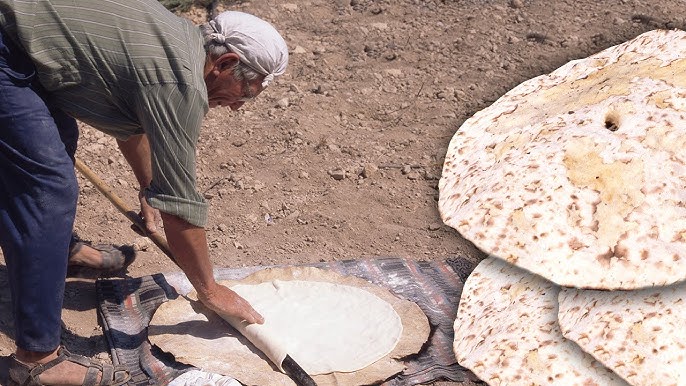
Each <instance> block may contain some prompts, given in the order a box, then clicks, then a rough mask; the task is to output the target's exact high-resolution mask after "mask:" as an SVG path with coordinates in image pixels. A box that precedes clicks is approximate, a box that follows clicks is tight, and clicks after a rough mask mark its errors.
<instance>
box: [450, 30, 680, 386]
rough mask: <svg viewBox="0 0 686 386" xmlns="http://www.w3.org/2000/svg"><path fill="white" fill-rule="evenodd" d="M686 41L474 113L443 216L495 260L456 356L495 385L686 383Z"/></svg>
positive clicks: (470, 295)
mask: <svg viewBox="0 0 686 386" xmlns="http://www.w3.org/2000/svg"><path fill="white" fill-rule="evenodd" d="M685 187H686V32H683V31H676V30H674V31H667V30H655V31H651V32H648V33H645V34H642V35H640V36H638V37H636V38H635V39H633V40H630V41H628V42H625V43H623V44H620V45H618V46H614V47H611V48H609V49H607V50H604V51H602V52H600V53H598V54H595V55H593V56H591V57H588V58H586V59H582V60H576V61H573V62H570V63H567V64H566V65H564V66H562V67H560V68H559V69H557V70H555V71H554V72H552V73H550V74H548V75H544V76H540V77H537V78H534V79H532V80H529V81H527V82H524V83H522V84H521V85H519V86H517V87H516V88H514V89H512V90H511V91H510V92H508V93H507V94H505V95H504V96H503V97H502V98H500V99H499V100H498V101H496V102H495V103H494V104H493V105H491V106H490V107H488V108H486V109H485V110H482V111H480V112H478V113H477V114H475V115H474V116H473V117H472V118H470V119H469V120H467V121H466V122H465V123H464V124H463V125H462V126H461V127H460V129H459V130H458V132H457V133H456V134H455V136H454V137H453V139H452V141H451V143H450V147H449V149H448V153H447V155H446V160H445V164H444V168H443V174H442V177H441V180H440V184H439V189H440V199H439V210H440V213H441V216H442V218H443V221H444V222H445V223H446V224H448V225H450V226H451V227H453V228H455V229H456V230H457V231H459V232H460V234H461V235H462V236H464V237H465V238H466V239H468V240H470V241H472V242H473V243H474V244H475V245H476V246H477V247H479V248H480V249H482V250H483V251H485V252H487V253H489V254H490V256H489V257H488V258H487V259H486V260H484V261H483V262H481V264H480V265H479V266H478V267H477V268H476V269H475V271H474V272H473V273H472V275H471V276H470V277H469V279H468V280H467V282H466V284H465V287H464V290H463V293H462V297H461V299H460V304H459V308H458V314H457V318H456V321H455V342H454V350H455V354H456V357H457V360H458V362H459V363H460V364H461V365H463V366H465V367H467V368H469V369H471V370H472V371H473V372H474V373H475V374H476V375H477V376H479V377H480V378H481V379H483V380H484V381H486V382H488V383H489V384H491V385H626V384H631V385H641V386H643V385H686V328H685V327H684V323H685V321H686V281H685V279H686V188H685Z"/></svg>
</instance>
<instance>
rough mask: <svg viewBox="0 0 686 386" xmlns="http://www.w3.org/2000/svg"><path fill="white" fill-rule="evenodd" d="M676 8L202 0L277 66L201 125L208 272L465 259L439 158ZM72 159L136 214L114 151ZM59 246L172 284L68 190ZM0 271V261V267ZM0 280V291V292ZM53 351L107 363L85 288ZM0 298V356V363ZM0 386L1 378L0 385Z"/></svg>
mask: <svg viewBox="0 0 686 386" xmlns="http://www.w3.org/2000/svg"><path fill="white" fill-rule="evenodd" d="M683 6H684V4H683V1H681V0H658V1H655V0H653V1H648V0H614V1H610V0H593V1H591V0H578V1H572V0H554V1H543V0H511V1H506V0H443V1H436V0H331V1H325V0H302V1H295V0H293V1H292V2H282V1H270V0H267V1H253V2H249V1H215V2H210V1H204V2H200V1H199V2H197V3H196V4H195V5H193V6H192V7H191V8H190V9H189V10H186V11H184V12H180V11H179V14H180V15H181V16H183V17H188V18H190V19H192V20H193V21H194V22H196V23H200V22H203V21H205V20H206V19H207V17H208V15H211V14H212V13H213V12H219V11H221V10H224V9H232V10H240V11H245V12H249V13H253V14H255V15H257V16H260V17H262V18H264V19H266V20H268V21H270V22H271V23H272V24H274V26H276V28H277V29H278V30H279V31H281V33H282V35H283V36H284V38H285V40H286V41H287V43H288V45H289V48H290V54H291V56H290V65H289V68H288V71H287V74H285V75H284V76H283V77H281V78H280V79H279V81H278V83H277V84H276V85H275V86H273V87H270V88H269V89H268V90H266V91H265V92H264V93H262V95H260V97H259V98H258V99H257V100H256V101H254V102H250V103H248V104H246V105H245V106H244V107H243V109H241V110H240V111H237V112H232V111H230V110H228V109H215V110H213V111H211V112H210V113H209V114H208V115H207V117H206V120H205V122H204V127H203V132H202V134H201V138H200V144H199V148H198V160H199V164H198V166H199V169H198V176H199V178H198V187H199V189H200V191H201V192H202V193H203V194H204V196H205V197H206V198H207V200H208V201H209V202H210V203H211V215H210V221H209V223H208V225H207V230H208V237H209V242H210V248H211V249H210V251H211V254H212V258H213V260H214V262H215V263H216V265H217V266H220V267H241V266H254V265H271V264H298V263H311V262H318V261H333V260H343V259H357V258H363V257H386V256H397V257H407V258H412V259H426V260H434V259H445V258H446V257H449V256H455V255H462V256H466V257H469V258H470V259H472V260H473V261H475V262H476V261H478V260H479V259H480V258H482V257H483V256H482V254H481V253H480V252H479V251H478V250H477V249H476V248H474V247H473V246H472V245H471V244H470V243H469V242H467V241H465V240H464V239H462V238H461V237H460V235H459V234H458V233H457V232H455V231H454V230H452V229H451V228H448V227H447V226H445V225H443V223H442V221H441V219H440V216H439V213H438V211H437V199H438V190H437V186H438V179H439V178H440V174H441V167H442V162H443V159H444V156H445V152H446V149H447V147H448V142H449V141H450V139H451V137H452V136H453V134H454V133H455V131H456V130H457V129H458V128H459V126H460V125H461V124H462V122H464V121H465V120H466V119H467V118H469V117H470V116H472V115H473V114H474V113H475V112H477V111H479V110H480V109H482V108H484V107H486V106H488V105H489V104H491V103H492V102H494V101H495V100H496V99H498V98H499V97H500V96H502V95H503V94H504V93H506V92H507V91H508V90H509V89H511V88H513V87H514V86H516V85H518V84H519V83H521V82H523V81H525V80H527V79H530V78H533V77H535V76H538V75H541V74H545V73H548V72H550V71H552V70H554V69H555V68H557V67H559V66H561V65H563V64H564V63H566V62H568V61H570V60H574V59H579V58H583V57H586V56H588V55H590V54H593V53H595V52H598V51H600V50H602V49H604V48H607V47H609V46H612V45H615V44H618V43H621V42H623V41H626V40H628V39H631V38H633V37H635V36H637V35H639V34H640V33H642V32H645V31H648V30H652V29H656V28H684V27H685V26H686V22H685V19H684V14H683ZM81 128H82V134H81V139H80V147H79V150H78V153H77V156H78V157H79V158H80V159H81V160H83V161H84V162H85V163H86V164H87V165H88V166H89V167H90V168H91V169H93V170H94V171H95V172H96V173H97V174H98V175H99V176H100V177H101V178H102V179H104V180H105V181H106V182H107V183H108V184H109V185H110V186H111V187H112V188H113V190H114V192H115V193H116V194H118V195H119V196H120V197H121V198H122V199H123V200H124V201H125V202H127V203H128V204H129V205H131V207H132V208H134V209H136V210H137V207H136V205H137V199H136V194H137V190H136V182H135V179H134V177H133V175H132V174H131V173H130V171H129V170H128V166H127V165H126V163H125V161H124V159H123V157H122V156H121V155H119V154H118V152H117V150H116V145H115V143H114V140H113V139H111V138H109V137H106V136H104V135H103V134H101V133H99V132H98V131H96V130H94V129H93V128H91V127H88V126H85V125H83V126H82V127H81ZM80 181H81V195H80V200H79V207H78V216H77V224H76V230H77V231H78V233H79V234H80V235H81V237H83V238H85V239H89V240H92V241H94V242H112V243H117V244H133V245H134V246H135V248H136V249H137V250H138V251H139V254H138V258H137V260H136V262H135V263H134V264H133V265H132V266H131V267H130V268H129V272H128V275H129V276H132V277H138V276H143V275H147V274H152V273H157V272H168V271H173V270H175V269H176V267H175V266H174V265H173V263H171V262H170V261H169V260H168V259H167V258H166V257H165V256H164V255H163V254H162V253H160V252H159V251H158V250H157V249H156V247H155V246H154V245H153V244H152V243H150V242H149V241H147V240H146V239H143V238H140V237H139V236H138V235H136V234H135V233H133V232H132V231H131V230H130V229H129V224H128V220H127V219H126V218H125V217H124V216H123V215H121V214H120V213H119V212H118V211H117V210H116V209H115V208H114V207H113V206H112V205H111V204H110V203H109V202H108V201H107V200H106V199H105V198H103V196H102V195H101V194H100V193H99V192H98V191H97V190H96V189H95V187H94V186H93V185H92V184H91V183H90V182H88V181H86V180H85V179H83V178H81V179H80ZM1 262H2V260H0V263H1ZM5 272H6V270H4V266H0V282H3V280H6V278H3V275H5V276H6V273H5ZM66 296H67V298H66V300H65V303H66V304H65V314H64V322H65V329H66V331H67V334H66V335H65V336H66V338H65V339H66V340H65V343H66V344H67V346H68V347H70V348H71V349H72V350H73V351H77V352H81V353H83V354H86V355H92V356H99V357H102V358H105V359H106V358H107V356H108V354H107V347H106V344H105V342H104V339H103V337H102V331H101V329H100V327H99V326H98V323H97V317H96V314H95V311H94V308H95V300H94V290H93V287H92V280H71V281H70V282H69V285H68V287H67V294H66ZM8 302H9V295H8V293H7V288H6V286H4V285H0V308H3V307H4V308H3V310H2V312H1V313H0V314H1V316H0V356H7V355H9V353H10V352H11V351H12V344H11V340H10V339H9V338H8V335H9V334H11V329H10V327H9V326H10V325H11V323H10V322H9V315H8V309H7V307H9V306H8ZM0 373H1V370H0Z"/></svg>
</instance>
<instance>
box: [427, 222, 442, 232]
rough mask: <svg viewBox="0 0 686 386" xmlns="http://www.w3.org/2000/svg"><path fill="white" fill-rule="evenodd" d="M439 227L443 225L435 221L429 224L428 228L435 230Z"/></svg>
mask: <svg viewBox="0 0 686 386" xmlns="http://www.w3.org/2000/svg"><path fill="white" fill-rule="evenodd" d="M441 227H443V224H440V223H437V222H435V223H432V224H429V230H430V231H437V230H439V229H441Z"/></svg>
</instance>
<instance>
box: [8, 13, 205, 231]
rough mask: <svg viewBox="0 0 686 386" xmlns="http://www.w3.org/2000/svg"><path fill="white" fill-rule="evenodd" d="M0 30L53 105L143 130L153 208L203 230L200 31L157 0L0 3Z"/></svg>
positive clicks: (114, 127)
mask: <svg viewBox="0 0 686 386" xmlns="http://www.w3.org/2000/svg"><path fill="white" fill-rule="evenodd" d="M0 27H2V29H3V31H4V32H5V33H7V34H8V35H9V37H10V38H12V39H13V40H15V42H17V43H19V45H20V46H21V47H23V49H24V50H25V51H26V53H27V54H28V55H29V56H30V57H31V59H32V61H33V62H34V64H35V66H36V70H37V75H38V79H39V81H40V83H41V84H42V86H43V87H44V88H45V89H46V90H47V91H48V92H49V95H50V98H51V101H52V102H53V103H54V104H55V105H56V106H58V107H60V108H62V109H63V110H64V111H65V112H67V113H68V114H70V115H71V116H73V117H74V118H76V119H78V120H80V121H82V122H85V123H87V124H89V125H91V126H93V127H95V128H96V129H98V130H101V131H103V132H105V133H107V134H110V135H112V136H114V137H116V138H118V139H127V138H128V137H130V136H132V135H136V134H142V133H145V134H147V136H148V139H149V141H150V147H151V154H152V155H151V162H152V170H153V173H152V184H151V185H150V187H149V188H148V189H146V192H145V193H146V197H147V199H148V202H149V203H150V204H151V205H152V206H153V207H155V208H157V209H159V210H161V211H163V212H165V213H170V214H173V215H176V216H179V217H181V218H183V219H184V220H186V221H188V222H190V223H191V224H194V225H197V226H204V225H205V223H206V221H207V203H206V202H205V200H204V199H203V197H202V196H201V195H200V194H199V193H198V192H197V190H196V187H195V182H196V176H195V166H196V165H195V157H196V153H195V149H196V143H197V140H198V135H199V131H200V126H201V123H202V119H203V117H204V115H205V114H206V113H207V111H208V101H207V89H206V86H205V82H204V79H203V66H204V64H205V50H204V48H203V44H202V36H201V33H200V30H199V28H198V27H197V26H194V25H193V24H192V23H191V22H190V21H188V20H186V19H184V18H181V17H178V16H176V15H174V14H173V13H171V12H169V11H168V10H167V9H166V8H164V7H163V6H162V5H161V4H160V3H159V2H158V1H157V0H90V1H89V0H0Z"/></svg>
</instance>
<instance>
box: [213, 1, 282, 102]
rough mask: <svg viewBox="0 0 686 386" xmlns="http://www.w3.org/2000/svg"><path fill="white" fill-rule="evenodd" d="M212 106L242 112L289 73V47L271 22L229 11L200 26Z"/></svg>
mask: <svg viewBox="0 0 686 386" xmlns="http://www.w3.org/2000/svg"><path fill="white" fill-rule="evenodd" d="M200 30H201V31H202V35H203V39H204V44H205V51H206V52H207V59H206V61H205V73H204V75H205V83H206V84H207V95H208V99H209V102H210V107H216V106H228V107H230V108H231V109H232V110H237V109H239V108H240V107H241V106H242V105H243V103H245V102H246V101H247V100H249V99H252V98H254V97H256V96H257V95H258V94H259V93H260V92H262V90H264V88H266V87H267V86H268V85H269V83H270V82H272V81H273V80H274V79H275V78H276V77H278V76H279V75H281V74H283V73H284V72H285V71H286V66H287V65H288V47H287V46H286V42H285V41H284V40H283V38H282V37H281V35H280V34H279V33H278V32H277V31H276V29H275V28H274V27H273V26H272V25H271V24H269V23H268V22H266V21H264V20H262V19H260V18H258V17H256V16H253V15H250V14H247V13H243V12H235V11H226V12H222V13H221V14H219V15H218V16H217V17H216V18H214V19H213V20H211V21H210V22H209V23H206V24H203V25H202V26H201V27H200Z"/></svg>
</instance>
